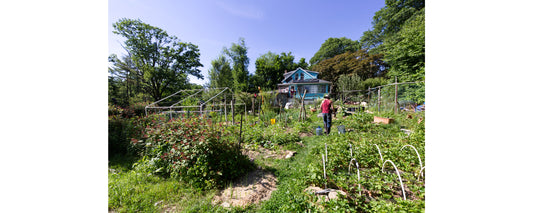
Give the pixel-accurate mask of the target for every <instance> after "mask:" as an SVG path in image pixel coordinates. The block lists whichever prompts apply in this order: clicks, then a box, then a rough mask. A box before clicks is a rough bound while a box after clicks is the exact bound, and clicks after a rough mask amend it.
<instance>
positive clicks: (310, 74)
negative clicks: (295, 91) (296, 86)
mask: <svg viewBox="0 0 533 213" xmlns="http://www.w3.org/2000/svg"><path fill="white" fill-rule="evenodd" d="M283 77H285V78H284V79H283V80H282V81H281V83H292V82H298V81H309V80H314V79H318V78H317V77H318V72H314V71H309V70H304V69H302V68H300V67H298V69H296V70H293V71H291V72H288V73H286V74H284V75H283Z"/></svg>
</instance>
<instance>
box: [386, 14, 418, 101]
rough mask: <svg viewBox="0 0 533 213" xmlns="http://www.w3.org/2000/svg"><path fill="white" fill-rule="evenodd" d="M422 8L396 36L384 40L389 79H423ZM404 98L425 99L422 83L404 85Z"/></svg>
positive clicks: (409, 80) (407, 80)
mask: <svg viewBox="0 0 533 213" xmlns="http://www.w3.org/2000/svg"><path fill="white" fill-rule="evenodd" d="M424 11H425V10H424V9H422V10H420V11H419V12H417V13H416V14H415V15H413V16H412V17H411V18H410V19H409V20H407V21H406V23H405V24H404V25H403V26H402V29H400V31H399V32H398V33H397V34H396V36H394V37H391V38H388V39H386V40H385V42H384V46H385V47H387V49H386V50H385V58H384V60H385V61H387V63H389V64H390V71H389V73H387V75H388V76H390V77H391V79H394V77H398V81H399V82H412V81H424V80H425V41H424V40H425V21H424V19H425V15H424ZM404 90H405V92H404V95H405V96H406V99H409V100H413V101H415V102H417V103H423V102H424V100H425V87H424V84H423V83H422V84H416V85H410V86H408V87H404Z"/></svg>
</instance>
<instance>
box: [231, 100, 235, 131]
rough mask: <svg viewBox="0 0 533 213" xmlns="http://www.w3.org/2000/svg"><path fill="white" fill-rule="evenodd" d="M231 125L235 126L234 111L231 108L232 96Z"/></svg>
mask: <svg viewBox="0 0 533 213" xmlns="http://www.w3.org/2000/svg"><path fill="white" fill-rule="evenodd" d="M231 124H232V125H235V110H234V107H233V96H231Z"/></svg>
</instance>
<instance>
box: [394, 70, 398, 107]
mask: <svg viewBox="0 0 533 213" xmlns="http://www.w3.org/2000/svg"><path fill="white" fill-rule="evenodd" d="M394 83H395V85H394V113H398V77H394Z"/></svg>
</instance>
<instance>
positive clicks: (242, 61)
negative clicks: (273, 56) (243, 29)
mask: <svg viewBox="0 0 533 213" xmlns="http://www.w3.org/2000/svg"><path fill="white" fill-rule="evenodd" d="M223 51H224V53H225V54H226V55H227V56H228V57H229V58H230V59H231V62H232V78H233V89H234V90H236V91H246V90H247V88H248V64H249V63H250V59H249V58H248V55H247V53H248V47H246V44H245V42H244V38H239V42H238V43H232V45H231V47H230V48H229V49H228V48H226V47H224V50H223Z"/></svg>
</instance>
